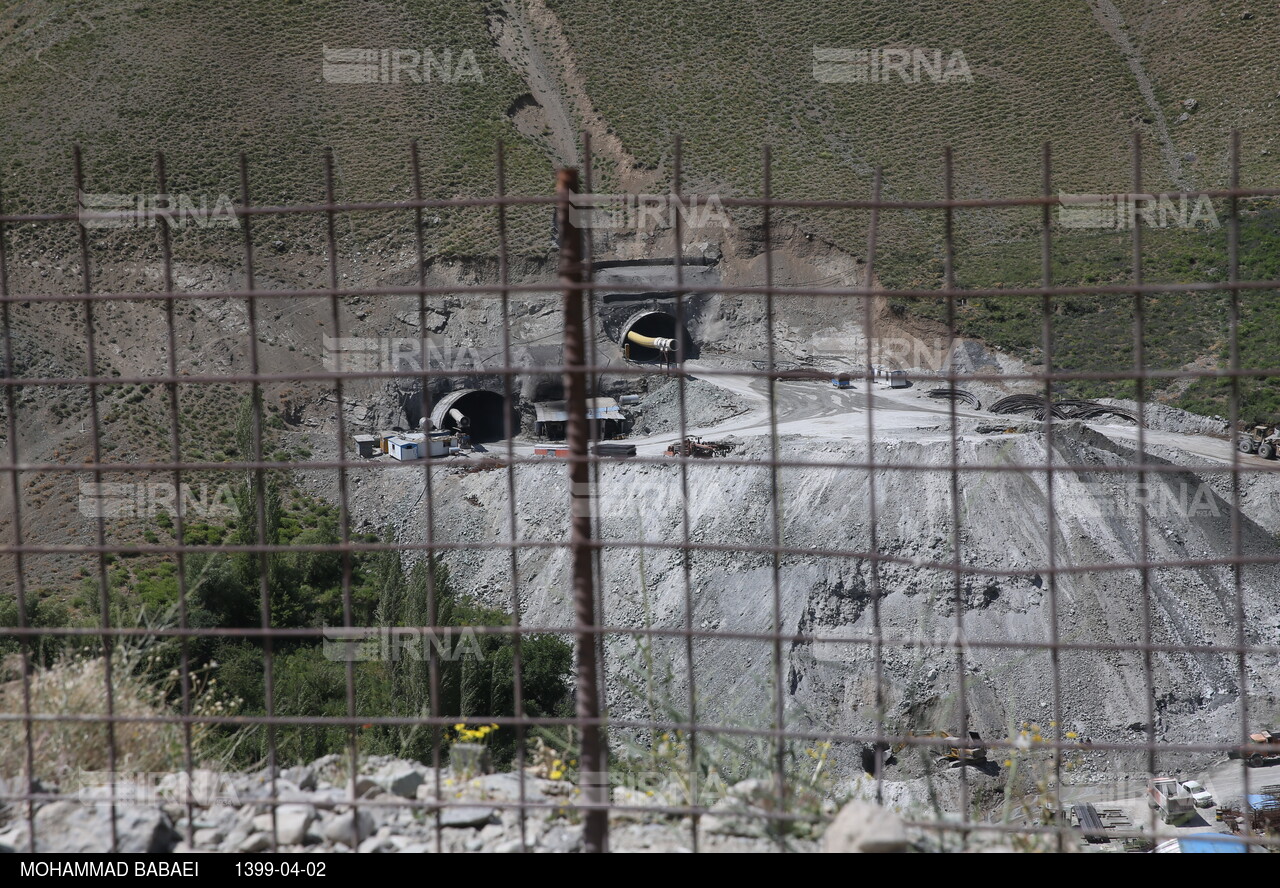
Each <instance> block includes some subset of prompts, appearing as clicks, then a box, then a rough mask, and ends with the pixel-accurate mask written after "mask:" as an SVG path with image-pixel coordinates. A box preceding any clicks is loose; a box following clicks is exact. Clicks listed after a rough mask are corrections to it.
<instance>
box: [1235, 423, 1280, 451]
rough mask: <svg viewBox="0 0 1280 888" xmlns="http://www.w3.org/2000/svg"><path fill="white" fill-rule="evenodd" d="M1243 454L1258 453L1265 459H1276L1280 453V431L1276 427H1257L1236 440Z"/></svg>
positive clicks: (1242, 433)
mask: <svg viewBox="0 0 1280 888" xmlns="http://www.w3.org/2000/svg"><path fill="white" fill-rule="evenodd" d="M1236 448H1237V449H1238V450H1239V451H1240V452H1241V453H1256V454H1257V455H1258V456H1260V457H1262V458H1263V459H1275V457H1276V454H1277V452H1280V431H1277V430H1276V428H1275V427H1274V426H1267V425H1256V426H1254V427H1253V428H1251V429H1249V431H1247V432H1241V433H1240V435H1239V436H1238V437H1237V438H1236Z"/></svg>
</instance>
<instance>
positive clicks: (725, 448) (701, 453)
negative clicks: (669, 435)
mask: <svg viewBox="0 0 1280 888" xmlns="http://www.w3.org/2000/svg"><path fill="white" fill-rule="evenodd" d="M732 449H733V445H731V444H726V443H724V442H723V441H703V440H702V439H701V438H697V437H694V438H685V439H684V440H683V441H673V442H672V443H670V444H668V445H667V450H666V455H667V456H692V457H694V458H696V459H710V458H711V457H713V456H724V455H725V454H726V453H728V452H729V451H730V450H732Z"/></svg>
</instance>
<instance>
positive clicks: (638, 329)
mask: <svg viewBox="0 0 1280 888" xmlns="http://www.w3.org/2000/svg"><path fill="white" fill-rule="evenodd" d="M679 326H680V324H679V322H678V321H677V320H676V318H675V315H670V314H667V313H666V312H665V311H657V310H655V309H644V310H642V311H638V312H636V313H635V314H633V315H632V316H631V317H630V318H629V319H628V320H627V322H626V323H625V324H623V325H622V328H621V330H620V331H619V333H618V344H619V345H620V346H622V349H623V352H624V353H625V354H626V355H627V357H628V359H629V360H631V361H634V362H636V363H638V364H648V363H652V362H655V361H661V360H663V353H662V352H661V351H659V350H658V349H655V348H650V347H648V346H645V345H639V344H637V343H635V342H628V341H627V337H628V335H629V334H631V333H636V334H637V335H639V336H646V337H658V338H662V339H677V338H683V339H684V355H685V357H686V358H691V357H694V344H693V337H692V336H690V335H689V331H688V329H687V328H686V329H681V330H680V331H679V332H678V333H677V328H678V327H679ZM669 359H670V360H672V361H674V360H675V359H676V353H675V352H674V351H673V352H671V353H670V355H669Z"/></svg>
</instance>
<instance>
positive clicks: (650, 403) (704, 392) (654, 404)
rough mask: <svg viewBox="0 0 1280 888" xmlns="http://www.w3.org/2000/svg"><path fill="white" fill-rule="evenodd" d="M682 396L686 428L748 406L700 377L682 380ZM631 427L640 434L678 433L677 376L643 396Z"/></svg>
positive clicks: (714, 421) (703, 424) (721, 419)
mask: <svg viewBox="0 0 1280 888" xmlns="http://www.w3.org/2000/svg"><path fill="white" fill-rule="evenodd" d="M684 398H685V427H686V428H690V429H692V428H705V427H706V426H713V425H717V424H719V423H722V422H724V421H725V420H727V419H731V418H732V417H735V416H738V415H739V414H742V413H746V412H747V411H748V410H749V409H750V404H749V402H748V401H747V400H746V399H745V398H743V397H741V396H739V395H736V394H734V393H733V392H730V391H726V390H725V389H723V388H720V387H719V386H715V385H712V384H711V383H709V382H706V381H704V380H701V379H686V380H685V381H684ZM635 428H636V433H637V434H640V435H660V434H664V433H667V432H674V433H675V434H677V435H678V434H679V433H680V389H679V381H678V380H671V381H670V382H667V383H665V384H663V385H662V386H660V387H659V388H656V389H654V390H653V391H651V392H649V394H648V395H646V396H645V397H644V399H643V400H642V401H641V402H640V408H639V416H638V417H637V418H636V425H635Z"/></svg>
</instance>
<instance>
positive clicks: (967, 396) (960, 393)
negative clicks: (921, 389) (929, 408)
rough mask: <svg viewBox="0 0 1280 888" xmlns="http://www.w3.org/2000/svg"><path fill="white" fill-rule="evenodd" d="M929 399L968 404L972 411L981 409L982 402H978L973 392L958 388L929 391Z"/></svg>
mask: <svg viewBox="0 0 1280 888" xmlns="http://www.w3.org/2000/svg"><path fill="white" fill-rule="evenodd" d="M929 397H930V398H937V399H939V400H942V399H943V398H950V399H951V400H953V401H959V402H960V403H962V404H968V405H969V406H970V407H972V408H973V409H974V410H981V409H982V402H981V401H979V400H978V396H977V395H975V394H973V392H966V391H965V390H964V389H958V388H936V389H930V390H929Z"/></svg>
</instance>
